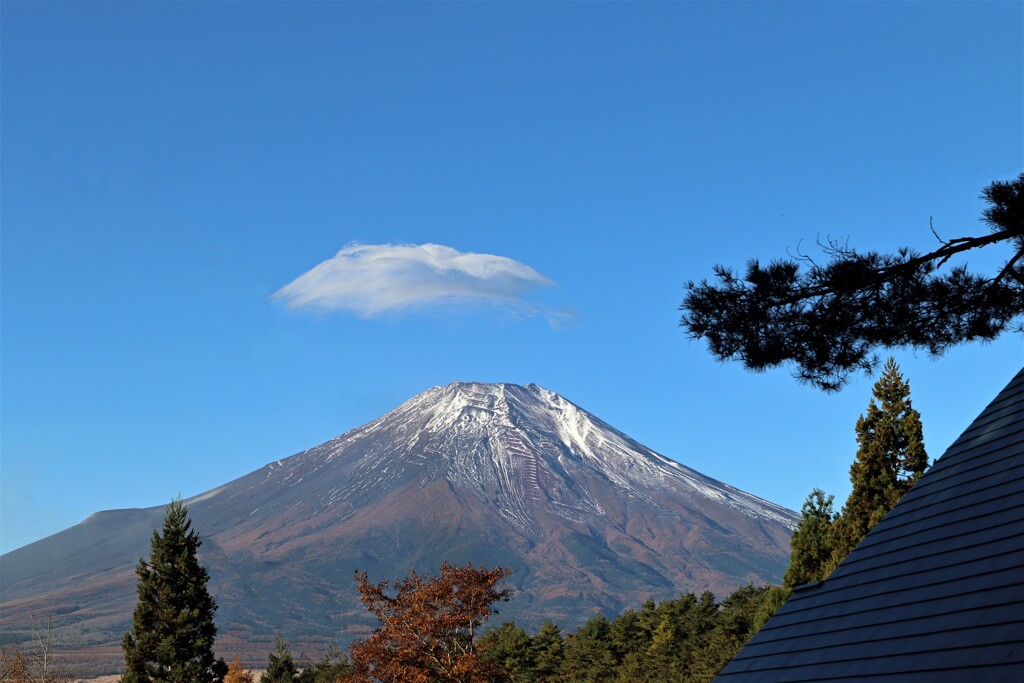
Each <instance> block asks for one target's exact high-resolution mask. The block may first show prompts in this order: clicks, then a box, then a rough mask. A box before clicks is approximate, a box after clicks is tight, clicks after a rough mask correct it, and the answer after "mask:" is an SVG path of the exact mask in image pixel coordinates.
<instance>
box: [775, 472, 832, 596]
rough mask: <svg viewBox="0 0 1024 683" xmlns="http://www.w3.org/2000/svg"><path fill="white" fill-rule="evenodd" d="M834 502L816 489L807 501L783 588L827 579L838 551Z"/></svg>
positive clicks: (792, 540) (794, 536) (793, 544)
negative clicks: (834, 537) (835, 534)
mask: <svg viewBox="0 0 1024 683" xmlns="http://www.w3.org/2000/svg"><path fill="white" fill-rule="evenodd" d="M832 499H833V496H826V495H825V492H824V491H822V490H821V489H814V490H813V491H811V495H809V496H807V500H806V501H804V505H803V508H801V510H800V512H801V515H800V523H799V524H798V525H797V527H796V531H794V532H793V537H792V539H790V546H791V548H792V551H791V552H790V555H789V567H787V568H786V573H785V574H784V575H783V577H782V585H783V586H785V587H786V588H794V587H796V586H801V585H803V584H805V583H813V582H815V581H821V580H822V579H824V578H825V568H826V567H827V566H828V564H829V561H830V560H831V559H832V553H833V550H834V547H835V541H834V539H833V533H832V524H833V522H835V517H836V516H835V513H834V512H833V511H832Z"/></svg>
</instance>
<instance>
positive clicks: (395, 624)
mask: <svg viewBox="0 0 1024 683" xmlns="http://www.w3.org/2000/svg"><path fill="white" fill-rule="evenodd" d="M508 575H509V570H508V569H505V568H503V567H495V568H491V569H488V568H486V567H474V566H473V565H472V564H467V565H466V566H465V567H454V566H452V565H450V564H448V563H447V562H446V563H444V564H442V565H441V572H440V574H439V575H438V576H422V575H420V574H418V573H416V572H415V571H410V572H409V575H408V576H407V577H406V578H404V579H401V580H399V581H396V582H395V583H394V585H392V584H391V583H390V582H389V581H382V582H380V583H370V580H369V578H368V576H367V574H366V573H365V572H362V573H357V574H356V581H357V583H358V584H359V595H360V598H361V599H362V601H363V604H365V605H366V608H367V609H368V610H369V611H370V612H372V613H373V614H374V615H375V616H376V617H377V619H378V620H379V621H380V627H379V628H377V629H376V630H375V631H374V633H373V635H372V636H370V637H369V638H368V639H366V640H365V641H355V642H353V643H352V664H353V667H354V668H355V674H354V675H353V676H352V680H353V681H357V682H359V683H365V682H369V681H382V682H383V683H435V682H438V681H451V682H453V683H482V682H484V681H492V680H494V678H495V676H497V675H498V674H499V669H498V668H497V667H496V666H495V665H494V664H493V663H491V662H489V661H487V660H485V659H483V658H482V657H480V656H479V653H478V652H477V649H476V636H477V632H478V630H479V629H480V626H481V625H482V624H483V623H484V622H485V621H486V620H487V618H488V617H489V616H490V615H491V614H496V613H497V610H496V609H495V607H494V605H495V603H498V602H504V601H507V600H508V599H509V596H510V595H511V594H512V589H510V588H499V587H498V584H499V582H500V581H501V580H502V579H504V578H505V577H507V576H508Z"/></svg>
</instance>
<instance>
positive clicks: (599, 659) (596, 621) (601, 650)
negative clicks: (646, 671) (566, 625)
mask: <svg viewBox="0 0 1024 683" xmlns="http://www.w3.org/2000/svg"><path fill="white" fill-rule="evenodd" d="M615 664H616V662H615V655H614V654H612V647H611V626H610V624H609V623H608V619H607V618H606V617H605V616H604V615H603V614H601V613H600V612H598V613H597V614H595V615H594V616H592V617H590V619H588V620H587V623H585V624H584V625H583V627H582V628H580V630H578V631H576V633H575V634H574V635H573V636H572V637H570V638H568V639H566V641H565V658H564V659H563V660H562V670H561V674H562V680H564V681H566V682H567V683H569V682H571V683H602V682H606V681H612V680H614V673H615Z"/></svg>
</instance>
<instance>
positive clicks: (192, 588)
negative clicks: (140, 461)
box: [121, 499, 227, 683]
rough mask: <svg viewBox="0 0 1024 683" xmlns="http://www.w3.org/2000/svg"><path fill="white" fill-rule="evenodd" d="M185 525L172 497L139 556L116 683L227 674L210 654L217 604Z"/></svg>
mask: <svg viewBox="0 0 1024 683" xmlns="http://www.w3.org/2000/svg"><path fill="white" fill-rule="evenodd" d="M191 527H192V522H191V521H189V519H188V508H186V507H185V504H184V503H182V502H181V499H177V500H174V501H172V502H171V504H170V505H169V506H167V514H166V516H165V517H164V526H163V531H162V533H161V532H159V531H154V532H153V538H152V540H151V541H150V548H151V552H150V558H149V561H148V562H147V561H146V560H145V559H143V558H139V565H138V567H136V569H135V573H136V574H137V575H138V577H139V585H138V594H139V600H138V604H137V605H136V606H135V613H134V615H133V617H132V628H131V630H130V631H128V633H126V634H125V636H124V639H123V640H122V641H121V646H122V648H124V662H125V673H124V675H123V676H122V677H121V683H212V682H213V681H221V680H222V679H223V678H224V674H225V673H226V672H227V665H226V664H224V660H223V659H217V658H215V657H214V654H213V641H214V639H215V638H216V636H217V626H216V625H215V624H214V621H213V613H214V611H216V609H217V604H216V603H215V602H214V601H213V598H212V597H210V593H209V592H208V591H207V590H206V583H207V581H208V580H209V578H210V577H209V574H208V573H207V572H206V569H204V568H203V567H202V566H201V565H200V564H199V559H198V557H197V554H196V553H197V551H198V550H199V546H200V541H199V536H198V535H197V534H196V532H195V531H193V530H192V528H191Z"/></svg>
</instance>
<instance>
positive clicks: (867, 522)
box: [829, 358, 928, 570]
mask: <svg viewBox="0 0 1024 683" xmlns="http://www.w3.org/2000/svg"><path fill="white" fill-rule="evenodd" d="M872 394H873V396H874V398H873V399H872V401H871V403H870V404H869V405H868V410H867V413H866V414H865V415H862V416H861V417H860V419H859V420H857V444H858V448H857V459H856V460H855V461H854V463H853V465H851V466H850V481H851V483H852V484H853V490H852V491H851V492H850V497H849V498H847V499H846V505H844V506H843V511H842V513H841V515H840V518H839V519H838V520H837V521H836V523H835V525H834V526H833V529H834V534H833V538H834V548H833V552H832V560H831V562H830V566H829V570H831V569H834V568H835V567H836V566H837V565H838V564H839V563H840V562H842V561H843V559H845V558H846V556H847V555H849V554H850V552H851V551H853V549H854V548H855V547H857V544H858V543H860V542H861V539H863V538H864V536H865V535H867V533H868V531H870V530H871V529H872V528H873V527H874V526H875V525H876V524H878V522H880V521H881V520H882V518H883V517H884V516H885V515H886V514H887V513H888V512H889V510H891V509H892V508H893V506H894V505H896V503H897V502H899V500H900V498H902V497H903V494H905V493H906V492H907V491H909V490H910V487H911V486H913V485H914V483H915V482H916V481H917V480H918V478H919V477H920V476H921V475H922V474H924V471H925V469H926V468H927V466H928V455H927V453H926V452H925V448H924V436H923V434H922V430H921V414H920V413H919V412H918V411H916V410H915V409H914V408H913V406H912V405H911V403H910V385H909V384H908V383H907V382H905V381H904V380H903V376H902V375H901V374H900V369H899V366H898V365H896V361H895V360H893V359H892V358H889V360H888V362H886V364H885V368H884V370H883V371H882V376H881V377H880V378H879V380H878V382H877V383H876V384H875V386H874V388H873V389H872ZM876 401H877V403H876Z"/></svg>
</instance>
